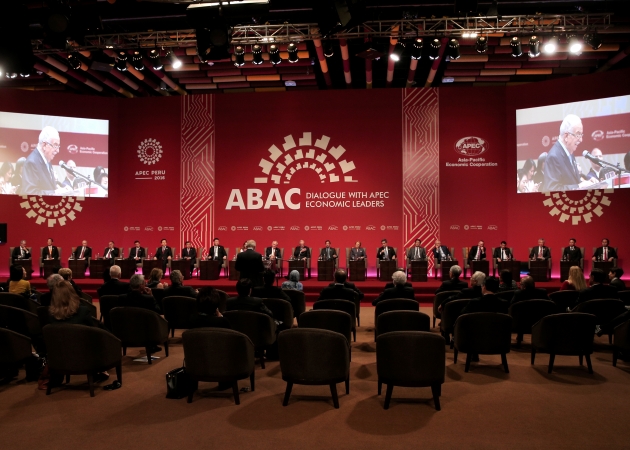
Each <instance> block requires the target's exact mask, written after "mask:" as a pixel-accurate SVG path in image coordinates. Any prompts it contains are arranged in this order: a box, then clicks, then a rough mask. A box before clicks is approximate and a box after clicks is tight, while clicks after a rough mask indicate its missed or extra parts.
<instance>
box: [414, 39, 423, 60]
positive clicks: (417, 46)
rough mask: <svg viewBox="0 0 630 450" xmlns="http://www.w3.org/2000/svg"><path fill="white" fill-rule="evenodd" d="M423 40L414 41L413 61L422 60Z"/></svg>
mask: <svg viewBox="0 0 630 450" xmlns="http://www.w3.org/2000/svg"><path fill="white" fill-rule="evenodd" d="M422 46H423V43H422V38H416V40H415V41H413V46H412V47H411V59H420V58H422Z"/></svg>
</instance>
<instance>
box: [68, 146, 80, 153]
mask: <svg viewBox="0 0 630 450" xmlns="http://www.w3.org/2000/svg"><path fill="white" fill-rule="evenodd" d="M68 153H70V154H72V155H74V154H75V153H79V147H77V146H76V145H74V144H70V145H68Z"/></svg>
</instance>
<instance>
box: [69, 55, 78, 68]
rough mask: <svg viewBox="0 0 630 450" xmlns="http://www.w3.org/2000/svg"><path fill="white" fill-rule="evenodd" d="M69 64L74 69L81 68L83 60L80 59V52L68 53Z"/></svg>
mask: <svg viewBox="0 0 630 450" xmlns="http://www.w3.org/2000/svg"><path fill="white" fill-rule="evenodd" d="M68 65H69V66H70V67H71V68H72V69H74V70H79V69H80V68H81V60H80V59H79V54H78V53H70V54H69V55H68Z"/></svg>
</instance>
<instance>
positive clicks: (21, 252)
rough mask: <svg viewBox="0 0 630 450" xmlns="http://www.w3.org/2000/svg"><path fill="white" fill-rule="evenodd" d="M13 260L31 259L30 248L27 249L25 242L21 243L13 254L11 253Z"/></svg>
mask: <svg viewBox="0 0 630 450" xmlns="http://www.w3.org/2000/svg"><path fill="white" fill-rule="evenodd" d="M11 259H12V260H16V259H18V260H19V259H31V252H29V251H28V248H26V241H25V240H22V241H20V246H19V247H15V248H14V249H13V252H12V253H11Z"/></svg>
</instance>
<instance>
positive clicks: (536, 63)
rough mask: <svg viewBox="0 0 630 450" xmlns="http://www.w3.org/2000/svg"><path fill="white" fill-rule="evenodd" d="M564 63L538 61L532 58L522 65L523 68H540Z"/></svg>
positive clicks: (558, 65)
mask: <svg viewBox="0 0 630 450" xmlns="http://www.w3.org/2000/svg"><path fill="white" fill-rule="evenodd" d="M560 64H562V63H561V62H560V61H537V60H535V59H532V60H530V61H525V62H523V65H522V66H521V67H522V68H523V69H539V68H542V67H560Z"/></svg>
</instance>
